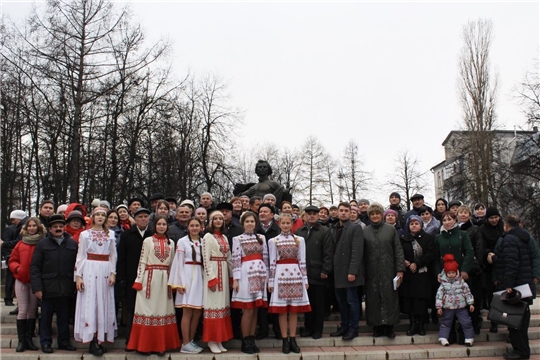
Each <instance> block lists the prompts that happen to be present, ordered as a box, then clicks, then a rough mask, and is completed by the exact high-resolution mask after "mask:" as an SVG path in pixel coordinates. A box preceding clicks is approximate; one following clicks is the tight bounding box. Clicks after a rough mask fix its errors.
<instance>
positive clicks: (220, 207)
mask: <svg viewBox="0 0 540 360" xmlns="http://www.w3.org/2000/svg"><path fill="white" fill-rule="evenodd" d="M216 210H230V211H233V207H232V204H230V203H227V202H222V203H219V204H217V206H216Z"/></svg>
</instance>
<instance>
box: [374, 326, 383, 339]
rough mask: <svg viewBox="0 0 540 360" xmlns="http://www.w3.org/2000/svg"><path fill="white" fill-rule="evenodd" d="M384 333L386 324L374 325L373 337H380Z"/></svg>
mask: <svg viewBox="0 0 540 360" xmlns="http://www.w3.org/2000/svg"><path fill="white" fill-rule="evenodd" d="M383 335H384V326H383V325H379V326H374V327H373V337H380V336H383Z"/></svg>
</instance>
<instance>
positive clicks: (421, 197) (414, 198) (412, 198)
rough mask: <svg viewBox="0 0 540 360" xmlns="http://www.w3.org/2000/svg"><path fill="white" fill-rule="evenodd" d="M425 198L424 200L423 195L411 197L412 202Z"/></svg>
mask: <svg viewBox="0 0 540 360" xmlns="http://www.w3.org/2000/svg"><path fill="white" fill-rule="evenodd" d="M398 195H399V194H398ZM423 198H424V195H422V194H414V195H413V196H411V201H414V200H416V199H423Z"/></svg>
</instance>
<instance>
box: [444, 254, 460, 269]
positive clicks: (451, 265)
mask: <svg viewBox="0 0 540 360" xmlns="http://www.w3.org/2000/svg"><path fill="white" fill-rule="evenodd" d="M443 261H444V272H445V273H447V272H449V271H458V268H459V265H458V263H457V262H456V260H454V255H452V254H446V255H444V256H443Z"/></svg>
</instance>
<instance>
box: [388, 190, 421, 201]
mask: <svg viewBox="0 0 540 360" xmlns="http://www.w3.org/2000/svg"><path fill="white" fill-rule="evenodd" d="M416 195H418V194H416ZM416 195H415V196H416ZM392 196H395V197H397V198H398V199H399V200H401V195H399V193H398V192H397V191H394V192H393V193H391V194H390V196H389V197H388V198H391V197H392ZM420 196H422V195H420ZM423 198H424V197H423V196H422V199H423ZM411 200H412V198H411Z"/></svg>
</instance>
